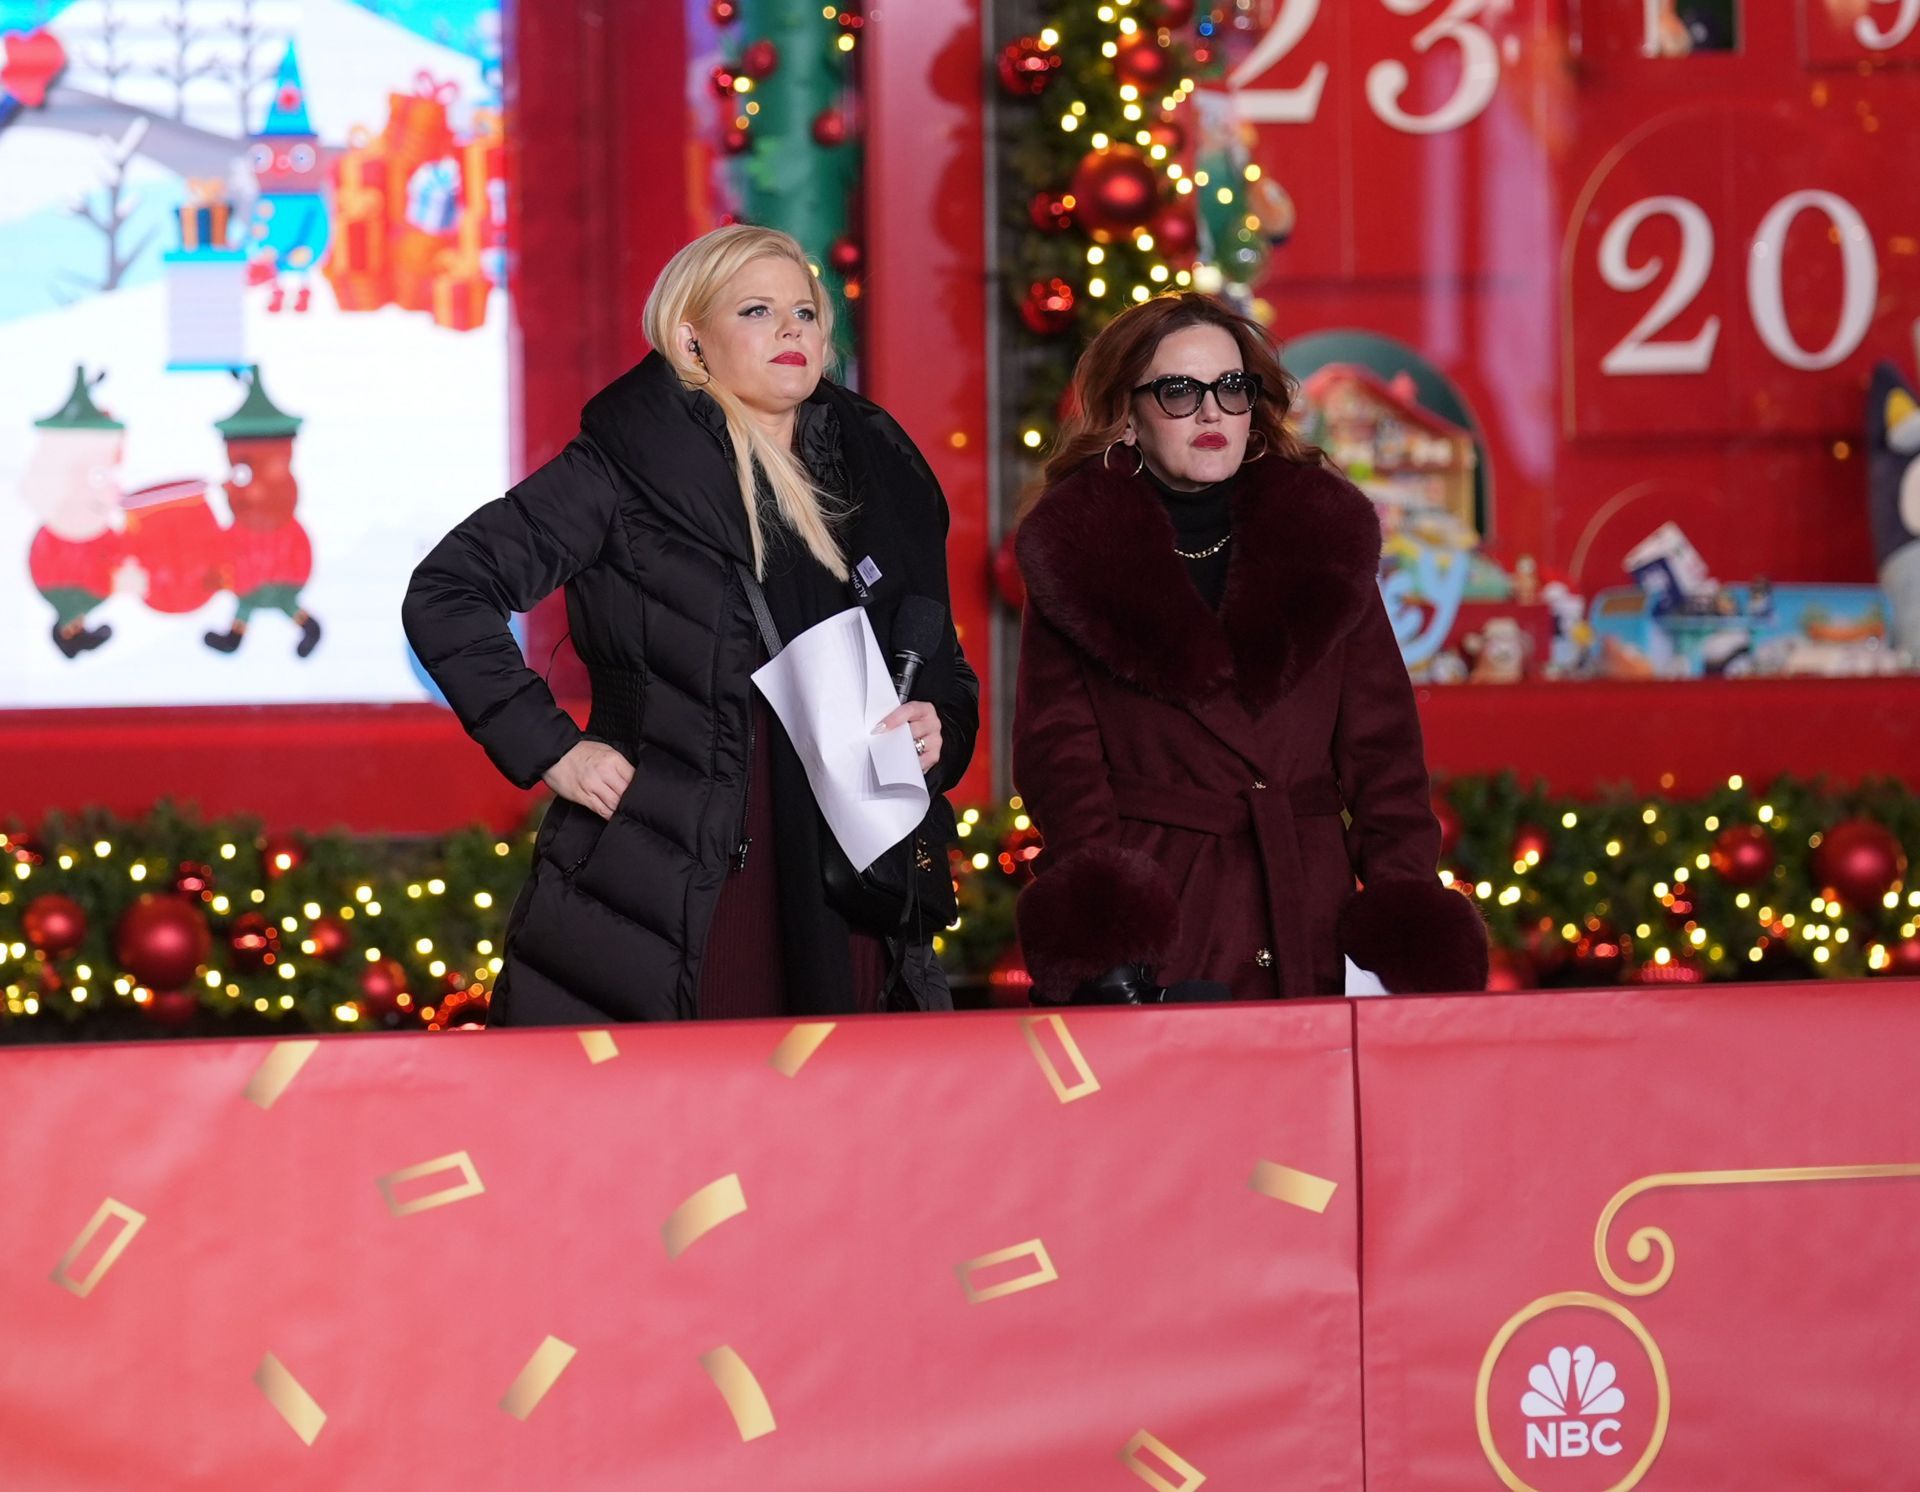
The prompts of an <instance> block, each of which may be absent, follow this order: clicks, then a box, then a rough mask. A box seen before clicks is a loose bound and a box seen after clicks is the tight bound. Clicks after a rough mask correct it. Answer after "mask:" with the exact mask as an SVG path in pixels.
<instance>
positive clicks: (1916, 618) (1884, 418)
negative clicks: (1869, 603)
mask: <svg viewBox="0 0 1920 1492" xmlns="http://www.w3.org/2000/svg"><path fill="white" fill-rule="evenodd" d="M1867 504H1868V516H1869V518H1870V520H1871V523H1872V528H1873V557H1874V560H1875V562H1876V563H1877V564H1878V565H1879V567H1880V586H1881V589H1883V590H1884V591H1885V592H1886V593H1887V599H1888V601H1889V602H1890V603H1891V604H1892V607H1893V626H1892V629H1891V635H1890V636H1889V639H1888V640H1889V641H1890V642H1891V643H1892V644H1893V646H1895V647H1896V648H1899V649H1900V650H1901V651H1902V652H1903V653H1905V654H1906V655H1907V656H1908V657H1909V658H1913V659H1916V660H1920V397H1916V396H1915V394H1914V391H1913V389H1912V388H1911V387H1909V386H1908V384H1907V382H1906V381H1905V380H1904V379H1903V378H1901V376H1900V372H1899V370H1898V369H1897V368H1895V367H1894V366H1893V364H1892V363H1881V364H1880V365H1879V366H1878V367H1877V368H1875V369H1874V370H1873V382H1872V384H1871V385H1870V386H1869V387H1868V390H1867Z"/></svg>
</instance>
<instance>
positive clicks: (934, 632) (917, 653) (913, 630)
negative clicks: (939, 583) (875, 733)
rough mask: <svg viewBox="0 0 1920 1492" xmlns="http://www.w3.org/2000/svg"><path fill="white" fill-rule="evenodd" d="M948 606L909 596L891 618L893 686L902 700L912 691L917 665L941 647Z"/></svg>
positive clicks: (917, 675)
mask: <svg viewBox="0 0 1920 1492" xmlns="http://www.w3.org/2000/svg"><path fill="white" fill-rule="evenodd" d="M946 625H947V609H946V607H944V606H942V605H941V604H940V603H939V602H938V601H936V600H934V599H933V598H932V597H931V596H908V597H906V598H905V599H904V600H903V601H901V603H900V611H899V614H898V615H897V616H895V618H894V621H893V688H894V692H895V694H897V695H898V696H899V698H900V699H901V701H902V702H905V700H906V699H907V697H908V696H909V695H910V694H912V693H913V684H914V680H915V679H917V678H918V677H919V676H920V665H921V664H923V663H925V662H926V661H927V659H929V658H931V657H932V656H933V655H934V652H935V650H937V649H938V648H939V646H940V634H941V633H942V632H943V631H944V630H945V629H946Z"/></svg>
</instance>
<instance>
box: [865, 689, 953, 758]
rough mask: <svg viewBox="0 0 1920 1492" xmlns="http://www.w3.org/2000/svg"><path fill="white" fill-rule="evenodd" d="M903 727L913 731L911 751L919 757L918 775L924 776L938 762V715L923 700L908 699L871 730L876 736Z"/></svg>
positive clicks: (937, 712)
mask: <svg viewBox="0 0 1920 1492" xmlns="http://www.w3.org/2000/svg"><path fill="white" fill-rule="evenodd" d="M898 725H905V726H909V727H911V729H912V731H913V749H914V750H915V751H916V752H917V753H919V756H920V775H921V776H923V777H924V776H925V775H926V774H927V773H929V772H931V771H932V770H933V769H934V765H935V764H936V763H937V762H938V761H939V760H940V713H939V711H937V710H935V709H934V707H933V706H932V705H930V704H928V703H927V702H926V701H925V700H919V699H910V700H908V701H907V702H906V703H905V704H903V705H902V706H900V708H899V709H897V710H895V711H894V712H893V713H892V714H891V715H889V716H887V718H886V719H885V720H882V721H881V722H880V723H879V724H878V725H876V726H875V727H874V728H873V733H874V734H875V735H876V736H877V735H879V734H880V732H881V731H883V730H892V729H893V728H894V727H895V726H898Z"/></svg>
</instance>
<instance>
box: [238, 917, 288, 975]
mask: <svg viewBox="0 0 1920 1492" xmlns="http://www.w3.org/2000/svg"><path fill="white" fill-rule="evenodd" d="M227 947H228V949H229V953H228V957H229V958H230V959H231V961H232V963H233V966H234V967H235V968H236V969H239V970H241V971H242V972H243V973H247V974H257V973H259V972H260V970H262V969H264V968H266V967H267V966H268V965H269V964H274V963H278V962H279V961H280V928H279V926H278V925H277V924H275V923H273V922H270V921H268V920H267V918H266V917H264V916H263V915H261V914H260V913H259V912H242V913H241V914H240V915H239V916H238V917H236V918H234V919H233V926H232V927H231V928H230V929H228V932H227Z"/></svg>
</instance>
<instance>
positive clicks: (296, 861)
mask: <svg viewBox="0 0 1920 1492" xmlns="http://www.w3.org/2000/svg"><path fill="white" fill-rule="evenodd" d="M306 858H307V847H306V846H305V845H303V844H301V843H300V841H299V840H297V839H295V838H294V837H293V836H292V835H291V834H269V835H268V836H267V837H266V839H265V840H264V841H263V842H262V843H261V845H260V865H261V868H262V869H263V870H265V871H266V873H267V879H268V880H270V881H277V880H279V879H280V877H281V876H283V875H285V874H286V873H287V872H288V871H290V870H298V869H299V868H300V866H301V865H303V864H305V863H306Z"/></svg>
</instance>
